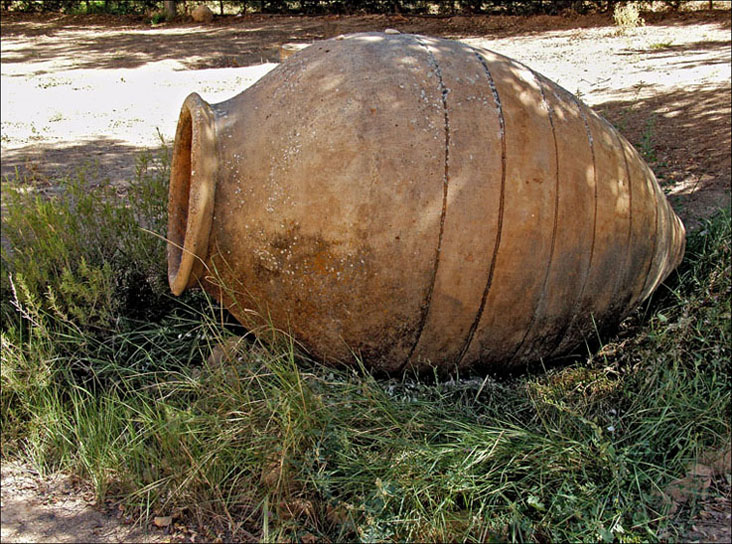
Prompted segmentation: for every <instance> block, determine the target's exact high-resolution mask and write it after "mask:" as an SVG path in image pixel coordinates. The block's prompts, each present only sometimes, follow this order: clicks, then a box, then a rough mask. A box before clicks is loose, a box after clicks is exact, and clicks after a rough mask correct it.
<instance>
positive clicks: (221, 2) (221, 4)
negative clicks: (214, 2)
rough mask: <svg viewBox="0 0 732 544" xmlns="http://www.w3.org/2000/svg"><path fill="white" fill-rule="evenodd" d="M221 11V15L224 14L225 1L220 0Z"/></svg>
mask: <svg viewBox="0 0 732 544" xmlns="http://www.w3.org/2000/svg"><path fill="white" fill-rule="evenodd" d="M219 11H221V15H223V14H224V0H219Z"/></svg>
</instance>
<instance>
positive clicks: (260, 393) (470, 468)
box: [0, 150, 731, 542]
mask: <svg viewBox="0 0 732 544" xmlns="http://www.w3.org/2000/svg"><path fill="white" fill-rule="evenodd" d="M139 166H140V168H139V169H138V175H137V179H136V180H135V182H134V183H133V184H132V189H131V190H132V191H133V193H134V194H133V195H131V196H130V197H129V198H126V199H123V200H120V199H118V198H116V197H115V196H114V194H112V193H111V192H109V191H106V190H105V189H101V190H100V191H97V192H90V191H87V190H84V187H85V186H86V184H88V182H89V177H90V176H91V174H90V171H89V170H87V171H82V172H81V173H80V175H81V176H82V179H76V180H65V181H64V182H63V191H62V192H61V194H60V195H59V196H57V197H55V198H53V199H48V198H40V197H37V196H36V193H35V192H34V191H33V190H30V191H28V190H23V191H20V189H22V188H23V187H24V186H28V184H29V182H28V181H27V180H25V181H23V180H16V181H14V182H12V183H11V182H7V183H5V184H4V186H3V197H4V199H5V197H7V199H5V201H6V202H7V208H8V209H7V214H6V219H5V224H4V225H3V234H4V235H5V236H7V237H8V240H9V243H10V246H11V247H12V255H11V254H9V253H8V252H6V253H4V254H3V283H2V289H3V292H2V318H3V322H2V383H1V385H2V393H1V394H0V399H1V406H2V445H3V446H2V447H3V449H2V454H3V456H4V457H6V458H7V457H13V456H18V457H22V458H25V459H29V460H30V461H31V462H32V463H33V464H34V466H35V467H36V468H37V469H38V470H40V471H42V472H48V471H53V470H56V469H59V468H65V469H68V470H72V471H74V472H76V473H78V474H79V475H81V476H82V477H83V478H85V479H87V480H88V481H90V482H91V483H93V485H94V488H95V490H96V493H97V495H98V498H99V499H100V500H105V499H111V500H114V501H118V502H119V503H120V504H121V505H123V506H124V508H125V509H126V511H127V512H132V513H134V514H135V515H137V516H138V519H139V520H140V521H141V522H144V521H145V520H148V519H149V517H150V516H153V515H175V516H178V518H177V519H180V520H183V521H185V523H187V524H189V525H190V524H192V523H197V524H200V525H202V526H204V527H206V528H208V530H209V531H210V533H209V537H211V538H212V537H214V536H216V535H223V536H225V537H228V538H233V539H244V538H252V537H253V538H256V539H260V540H264V541H282V540H298V539H302V538H304V537H307V536H308V535H314V536H316V537H318V538H323V537H327V538H329V539H330V540H332V541H344V540H353V539H360V540H366V541H377V540H379V541H381V540H399V541H404V540H408V541H447V540H459V541H505V540H512V541H531V540H533V541H546V540H551V541H578V540H582V541H593V542H594V541H598V540H605V541H612V540H618V541H622V542H636V541H646V540H651V541H652V540H656V539H657V538H658V537H657V536H656V535H658V534H659V532H660V531H661V530H667V531H668V530H673V529H674V528H673V526H670V525H669V523H668V521H669V516H668V505H667V504H665V503H664V502H663V500H662V498H661V491H662V490H663V489H664V487H665V486H666V485H667V484H668V483H669V482H671V481H672V480H674V479H676V478H679V477H681V476H683V475H684V474H685V470H686V466H687V464H688V463H689V462H690V461H691V460H693V459H695V458H696V457H697V455H698V454H699V453H700V452H703V451H706V450H708V449H715V448H720V447H723V446H724V445H725V444H726V443H728V441H729V435H730V429H729V421H730V402H729V401H730V397H729V358H730V347H729V346H730V343H731V342H730V253H731V251H730V243H731V242H730V238H731V236H730V216H729V212H722V213H720V214H719V215H718V216H716V217H715V218H713V219H712V220H710V221H709V222H708V223H707V224H706V226H705V228H704V230H703V231H701V232H699V233H697V234H695V235H692V236H691V237H690V239H689V243H688V249H687V254H686V257H685V259H684V262H683V263H682V265H681V267H680V268H679V269H678V271H677V272H675V273H674V274H673V275H672V277H671V278H669V280H667V282H666V284H665V285H663V286H662V287H661V288H660V289H659V290H658V292H657V294H656V295H654V297H653V299H652V300H650V301H649V302H647V303H645V304H644V306H643V307H642V308H640V309H639V310H638V311H636V312H635V313H634V314H633V315H632V316H631V317H630V318H628V319H627V320H626V321H625V323H624V324H623V325H622V327H621V330H620V332H619V334H618V335H617V336H616V337H614V338H603V339H601V340H602V341H603V344H602V347H601V349H600V350H599V351H597V352H595V353H594V354H592V355H587V356H585V357H578V358H577V359H576V360H574V361H573V362H572V364H570V365H568V366H564V367H552V368H550V369H548V370H544V371H541V372H529V373H525V374H522V375H519V376H514V377H502V378H491V377H489V378H486V379H482V378H472V379H469V377H464V378H461V379H457V380H449V381H444V380H439V379H431V380H425V379H421V380H420V379H417V378H415V377H412V376H406V377H404V378H403V379H399V380H398V379H391V380H378V379H375V378H374V377H372V376H371V375H370V374H369V373H368V372H367V371H365V370H364V369H363V368H362V367H361V368H359V367H357V368H355V369H345V368H326V367H323V366H321V365H319V364H317V363H315V362H312V361H309V360H308V359H307V357H305V356H304V355H303V354H302V353H300V352H299V351H298V349H297V348H296V346H295V345H294V343H293V342H290V341H287V339H285V341H283V342H279V343H278V344H277V345H276V346H274V347H273V346H272V345H270V344H266V345H265V344H263V343H261V342H259V341H257V340H256V339H255V338H252V337H246V338H245V339H244V340H243V341H241V342H239V343H238V344H237V346H236V348H235V349H232V350H230V351H229V354H228V356H227V357H224V359H223V362H221V363H220V364H219V363H217V362H216V361H212V362H210V363H209V362H208V359H209V354H210V353H211V350H212V349H213V348H214V346H216V345H218V344H219V343H222V342H225V341H230V338H233V337H234V336H233V332H232V330H233V327H232V325H231V324H229V323H222V322H220V321H218V319H220V316H221V313H220V312H219V311H218V306H217V305H216V303H215V302H213V301H211V300H209V299H207V298H206V297H205V296H204V295H202V294H200V293H198V294H196V293H194V294H191V295H187V296H186V297H184V298H181V299H174V298H173V297H171V296H169V295H168V294H167V286H166V283H165V268H164V266H165V259H164V244H163V242H162V241H161V240H160V238H159V237H156V236H153V235H152V234H150V233H149V232H148V231H152V232H157V233H160V234H162V233H164V230H165V222H166V218H165V212H164V206H165V201H166V196H165V191H166V180H167V175H168V154H167V151H165V150H163V152H162V153H161V154H160V155H159V156H158V157H157V158H155V157H151V156H146V157H143V158H142V159H141V161H140V165H139ZM92 177H93V176H92ZM30 186H31V189H33V188H34V187H35V185H34V184H33V183H30ZM36 189H37V188H36ZM126 203H134V207H130V206H128V205H127V204H126ZM139 224H143V225H145V227H146V229H147V230H142V229H140V228H139V227H138V225H139ZM690 507H691V508H693V501H692V503H691V505H690ZM194 520H195V521H194Z"/></svg>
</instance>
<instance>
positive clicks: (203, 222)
mask: <svg viewBox="0 0 732 544" xmlns="http://www.w3.org/2000/svg"><path fill="white" fill-rule="evenodd" d="M215 174H216V134H215V118H214V113H213V110H212V109H211V106H210V105H209V104H207V103H206V102H205V101H204V100H203V99H202V98H201V97H200V96H199V95H198V94H196V93H192V94H191V95H189V96H188V97H187V98H186V100H185V102H183V107H182V108H181V112H180V116H179V118H178V126H177V128H176V134H175V142H174V144H173V159H172V163H171V169H170V187H169V191H168V238H167V240H168V246H167V260H168V283H169V284H170V289H171V291H172V292H173V294H174V295H180V294H181V293H182V292H183V291H185V290H186V289H187V288H188V287H191V286H193V285H195V284H196V283H197V281H198V280H199V279H200V278H201V276H202V275H203V273H204V270H205V259H206V257H207V255H208V241H209V235H210V232H211V224H212V222H213V206H214V193H215V189H216V179H215Z"/></svg>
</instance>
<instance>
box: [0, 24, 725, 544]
mask: <svg viewBox="0 0 732 544" xmlns="http://www.w3.org/2000/svg"><path fill="white" fill-rule="evenodd" d="M386 28H394V29H398V30H400V31H402V32H414V33H421V34H427V35H433V36H443V37H448V38H454V39H460V40H464V41H465V42H467V43H470V44H471V45H475V46H480V47H485V48H488V49H492V50H494V51H497V52H499V53H502V54H505V55H508V56H510V57H513V58H516V59H517V60H519V61H522V62H524V63H525V64H527V65H529V66H530V67H532V68H534V69H535V70H537V71H539V72H541V73H543V74H544V75H546V76H548V77H549V78H550V79H552V80H554V81H556V82H557V83H559V84H560V85H562V86H563V87H565V88H566V89H568V90H569V91H571V92H573V93H575V94H577V95H578V96H579V97H580V98H581V99H582V100H583V101H584V102H586V103H587V104H588V105H590V106H592V107H593V108H594V109H595V110H596V111H598V112H599V113H601V114H602V115H603V116H605V117H606V118H607V119H608V120H610V121H611V122H612V123H613V124H614V125H615V126H617V127H619V129H620V130H621V132H622V133H623V134H625V135H626V137H628V139H629V140H630V141H631V142H632V143H633V144H634V145H635V146H636V147H638V148H639V149H640V150H641V151H642V153H643V154H644V156H646V158H647V160H648V161H649V164H650V165H651V167H652V168H653V169H654V171H655V172H656V175H657V177H658V178H659V181H660V182H661V184H662V186H663V187H664V189H665V190H666V191H667V193H668V194H669V198H670V200H671V202H672V204H673V206H674V208H675V209H676V211H677V213H679V215H680V216H681V217H682V219H683V220H684V222H685V223H686V225H687V228H688V229H695V228H697V227H698V225H699V221H700V220H701V219H703V218H705V217H708V216H709V215H710V214H712V213H713V212H714V211H715V210H716V209H718V208H719V207H720V206H729V205H730V172H731V170H732V168H731V158H730V147H731V143H730V139H731V131H730V114H731V110H732V108H731V102H730V100H731V97H732V93H731V90H730V81H731V80H732V65H731V63H732V46H731V44H730V12H729V11H714V12H710V11H702V12H696V13H693V14H692V13H682V14H675V15H661V14H652V15H648V16H646V25H645V26H644V27H641V28H637V29H632V30H629V31H627V32H626V33H618V31H617V29H616V28H615V27H614V26H612V22H611V19H610V18H609V17H605V16H598V15H592V16H576V17H568V18H561V17H549V16H540V17H530V18H519V17H503V16H500V17H499V16H491V17H453V18H449V19H445V18H418V17H402V16H351V17H346V16H328V17H287V16H261V15H257V16H255V15H248V16H242V17H227V18H219V19H216V20H215V21H214V22H213V23H211V24H209V25H195V24H191V23H176V24H166V25H162V26H157V27H151V26H150V25H149V24H145V23H144V22H142V21H141V20H137V19H131V18H127V19H125V18H119V17H109V16H91V17H90V16H61V15H43V16H42V15H20V14H9V13H5V12H3V14H2V21H1V23H0V36H1V38H2V39H1V41H0V61H1V62H0V78H1V82H2V85H1V86H0V95H1V96H0V98H1V100H0V102H1V105H2V108H1V109H0V121H1V130H0V139H1V147H0V148H1V150H2V163H1V172H2V176H3V179H6V176H8V177H10V178H11V179H13V178H15V176H16V175H18V176H20V177H21V179H23V178H24V177H25V178H34V179H36V180H39V179H40V180H47V184H48V187H47V190H48V191H53V188H54V186H53V178H54V177H58V176H59V175H63V174H71V173H73V172H74V171H75V170H76V169H77V168H79V167H80V166H82V165H84V164H85V163H87V162H89V161H91V162H92V163H94V164H96V165H98V167H99V172H100V174H101V178H102V179H103V178H109V179H110V180H111V181H112V182H113V183H115V184H117V185H119V186H120V188H123V187H124V186H125V184H126V183H128V180H129V179H131V178H133V175H134V171H135V157H136V156H137V155H138V154H139V153H140V151H142V150H143V149H146V148H155V147H156V146H158V145H159V143H160V136H162V137H163V138H164V139H165V140H166V141H167V142H171V141H172V139H173V136H174V134H175V127H176V122H177V118H178V112H179V109H180V106H181V104H182V102H183V99H184V98H185V96H186V95H187V94H188V93H190V92H192V91H196V92H198V93H199V94H201V96H202V97H203V98H204V99H205V100H207V101H209V102H214V103H215V102H219V101H222V100H226V99H227V98H229V97H231V96H233V95H235V94H237V93H239V92H240V91H241V90H243V89H244V88H246V87H247V86H248V85H251V84H252V83H253V82H255V81H256V80H257V79H258V78H260V77H261V76H262V75H263V74H265V73H266V72H267V71H269V70H270V69H272V68H273V67H274V66H276V63H277V62H278V57H279V54H278V50H279V46H280V45H281V44H282V43H286V42H300V43H309V42H312V41H314V40H320V39H324V38H329V37H332V36H337V35H339V34H342V33H348V32H358V31H367V30H384V29H386ZM44 486H48V481H47V480H44V479H39V478H38V477H36V476H34V475H33V473H32V471H31V469H29V468H28V467H23V466H17V465H8V464H7V463H4V464H3V467H2V541H3V542H18V541H37V542H41V541H72V540H76V541H89V542H94V541H97V542H102V541H103V542H115V541H121V540H124V541H135V540H136V539H141V540H144V541H149V540H150V539H152V538H168V537H166V536H165V535H163V534H162V533H161V531H160V530H158V533H157V534H156V535H143V534H142V533H129V532H127V533H125V531H129V527H127V526H124V524H123V523H122V521H124V520H118V519H117V518H116V517H115V516H111V517H110V516H106V517H105V516H102V514H101V513H99V512H97V511H95V510H90V509H89V508H88V507H87V506H86V505H87V503H88V501H87V496H86V495H85V494H84V493H77V492H71V493H69V494H64V493H63V492H62V493H61V494H60V495H59V494H58V493H57V492H55V494H54V495H53V496H55V497H60V498H59V500H57V501H56V502H54V501H51V503H48V501H46V497H47V496H48V495H47V494H44V492H43V489H46V488H44ZM72 487H73V486H72ZM70 489H71V488H70ZM728 489H729V488H728V487H727V490H728ZM727 495H729V493H728V491H727ZM724 500H725V501H726V502H725V503H724V504H725V505H726V506H724V508H722V510H721V514H720V516H721V517H720V520H721V521H720V523H722V524H726V526H728V525H729V522H730V518H729V497H728V496H727V497H726V498H724ZM44 501H46V502H44ZM99 516H102V517H99ZM110 524H111V525H110ZM719 526H720V527H721V525H719ZM53 527H56V528H57V529H58V528H60V529H58V531H59V532H55V533H54V532H53V531H54V529H53ZM700 527H701V525H700ZM84 531H86V532H84ZM95 531H96V532H95ZM705 534H706V533H705ZM141 535H142V536H141ZM710 535H711V536H710ZM715 535H716V536H715ZM720 535H721V538H728V537H729V532H727V533H718V532H717V533H715V532H714V529H712V532H711V533H710V534H706V536H704V537H701V536H699V537H698V538H697V537H695V536H694V535H693V534H691V533H690V534H689V539H698V540H702V541H714V539H716V538H718V537H720ZM725 535H726V536H725ZM719 541H725V540H719Z"/></svg>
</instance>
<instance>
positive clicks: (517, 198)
mask: <svg viewBox="0 0 732 544" xmlns="http://www.w3.org/2000/svg"><path fill="white" fill-rule="evenodd" d="M168 237H169V240H170V243H169V245H168V267H169V279H170V286H171V288H172V290H173V292H174V293H175V294H176V295H178V294H180V293H181V292H182V291H183V290H184V289H186V288H187V287H191V286H194V285H196V284H197V283H199V282H200V284H201V285H202V286H203V287H204V288H205V289H206V290H207V291H209V292H210V293H212V294H213V296H215V297H217V298H218V299H219V300H221V301H222V302H223V303H224V305H225V306H226V307H227V308H228V309H229V310H230V311H231V313H232V314H233V315H234V316H235V317H236V318H237V319H239V320H240V321H241V322H242V323H244V324H245V325H247V326H249V327H253V328H256V327H257V326H260V325H265V326H266V325H267V324H271V325H273V326H274V327H276V328H279V329H282V330H284V331H287V332H289V333H291V334H292V335H293V336H294V338H295V339H297V340H298V341H299V342H300V343H301V344H302V345H303V346H304V347H305V348H306V349H307V350H308V351H309V352H310V353H311V354H312V355H313V356H314V357H316V358H319V359H321V360H323V361H325V362H329V363H336V362H342V363H345V364H354V363H355V357H360V358H362V359H363V361H364V363H365V364H366V365H367V366H369V367H371V368H373V369H376V370H384V371H387V372H398V371H402V370H404V369H406V368H416V369H420V370H421V369H426V368H429V367H430V366H431V365H434V366H437V367H440V368H442V369H447V370H454V369H455V368H466V367H471V368H477V369H479V370H481V369H482V370H485V369H489V368H497V367H501V368H508V367H511V366H514V365H521V364H525V363H526V362H528V361H533V360H537V359H539V358H547V357H550V356H553V355H558V354H560V353H563V352H566V351H567V350H569V349H570V348H572V347H574V346H576V345H577V344H579V343H580V342H582V341H583V338H585V337H586V336H587V335H590V334H592V333H593V331H594V330H595V328H596V327H604V326H608V325H612V324H614V323H618V322H619V321H620V320H621V319H622V318H623V317H624V316H625V315H626V314H628V312H629V311H630V310H631V309H632V308H633V307H634V306H636V305H637V304H638V303H640V302H641V301H642V300H644V299H645V298H646V297H648V296H649V294H650V293H651V292H652V291H653V290H654V289H655V288H656V287H657V286H658V285H659V283H660V282H661V281H663V279H664V278H665V277H666V276H667V275H668V274H669V273H670V272H671V270H673V269H674V267H676V266H677V265H678V263H679V262H680V260H681V257H682V255H683V251H684V227H683V225H682V223H681V221H680V220H679V219H678V217H676V215H674V213H673V211H672V210H671V207H670V206H669V204H668V202H667V200H666V198H665V196H664V194H663V192H662V191H661V189H660V187H659V185H658V183H657V181H656V179H655V177H654V175H653V173H652V172H651V171H650V169H649V168H648V166H647V165H646V164H645V163H644V162H643V160H642V159H641V157H640V156H639V155H638V153H637V152H636V151H635V150H634V149H633V148H632V147H631V145H630V144H629V143H628V142H627V141H626V140H625V138H623V137H622V136H621V135H619V134H618V133H617V131H616V130H615V129H614V128H613V127H612V126H611V125H610V124H609V123H607V122H606V121H605V120H603V119H602V118H601V117H599V116H598V115H596V114H595V113H594V112H593V111H592V110H590V109H589V108H588V107H587V106H585V105H583V104H582V103H580V102H579V101H578V100H577V99H576V98H575V97H574V96H573V95H572V94H570V93H569V92H567V91H566V90H564V89H562V88H561V87H559V86H558V85H556V84H554V83H552V82H551V81H549V80H547V79H546V78H544V77H543V76H541V75H539V74H537V73H536V72H534V71H532V70H531V69H529V68H527V67H526V66H524V65H523V64H520V63H518V62H515V61H513V60H511V59H508V58H506V57H503V56H500V55H498V54H496V53H493V52H491V51H487V50H483V49H477V48H473V47H470V46H468V45H466V44H463V43H459V42H456V41H449V40H441V39H433V38H427V37H423V36H416V35H408V34H381V33H364V34H353V35H348V36H342V37H339V38H335V39H331V40H327V41H322V42H318V43H316V44H314V45H312V46H310V47H308V48H306V49H304V50H303V51H300V52H298V53H297V54H295V55H293V56H292V57H290V58H289V59H287V61H286V62H283V63H282V64H281V65H280V66H278V67H277V68H276V69H274V70H272V71H271V72H270V73H268V74H267V75H266V76H264V77H263V78H262V79H261V80H259V81H258V82H257V83H256V84H254V85H253V86H252V87H250V88H248V89H247V90H245V91H244V92H242V93H241V94H239V95H237V96H235V97H234V98H232V99H230V100H227V101H226V102H222V103H220V104H215V105H209V104H207V103H206V102H204V101H203V100H202V99H201V98H200V97H199V96H198V95H197V94H195V93H194V94H191V95H190V96H189V97H188V98H187V99H186V101H185V103H184V104H183V108H182V111H181V114H180V119H179V121H178V129H177V133H176V137H175V146H174V152H173V166H172V175H171V183H170V202H169V227H168Z"/></svg>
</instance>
